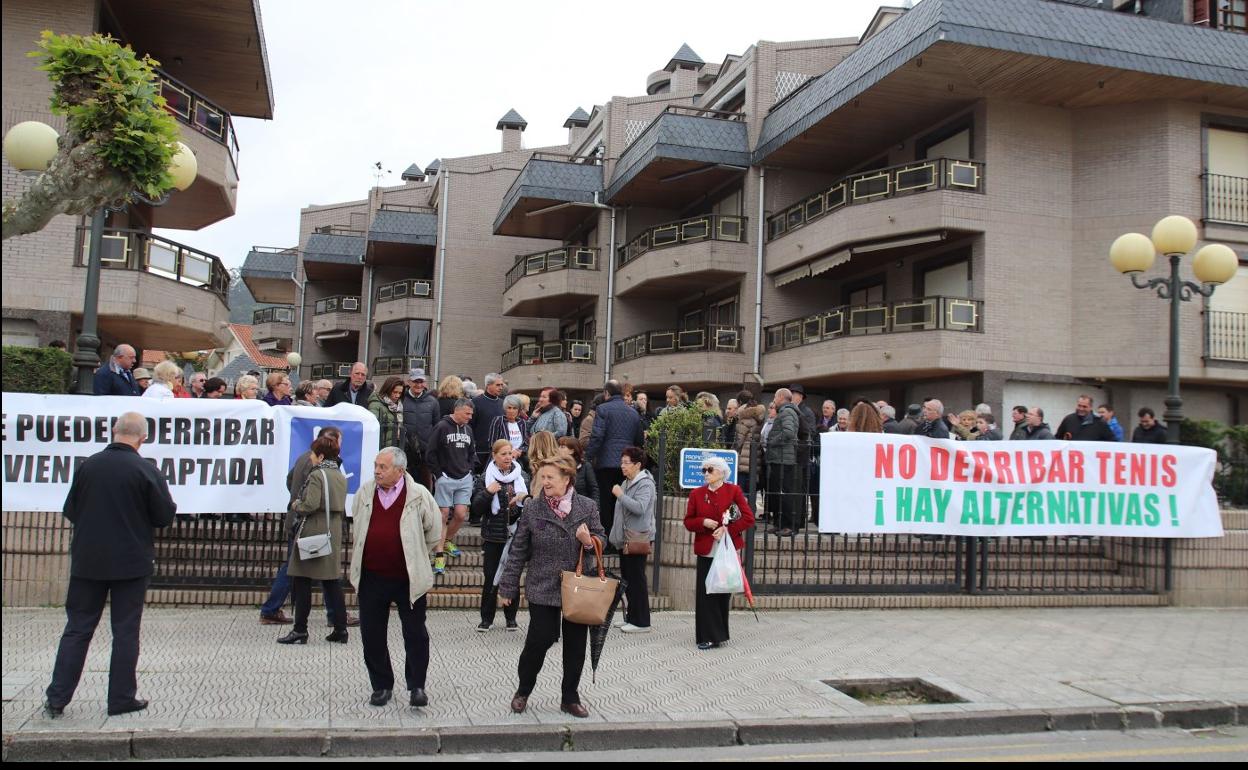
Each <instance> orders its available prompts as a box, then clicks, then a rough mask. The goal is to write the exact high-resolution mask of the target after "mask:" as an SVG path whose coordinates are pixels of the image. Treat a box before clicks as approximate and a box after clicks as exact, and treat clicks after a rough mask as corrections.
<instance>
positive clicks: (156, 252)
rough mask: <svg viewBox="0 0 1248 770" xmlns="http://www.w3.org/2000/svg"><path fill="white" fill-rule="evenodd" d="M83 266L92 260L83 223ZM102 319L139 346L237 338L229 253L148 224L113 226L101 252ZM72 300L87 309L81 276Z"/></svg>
mask: <svg viewBox="0 0 1248 770" xmlns="http://www.w3.org/2000/svg"><path fill="white" fill-rule="evenodd" d="M78 238H79V246H78V249H77V259H75V261H74V264H75V265H76V266H77V267H86V265H87V261H88V258H89V255H90V243H91V239H90V231H89V229H88V228H79V229H78ZM100 265H101V268H102V269H101V273H100V304H99V315H100V326H101V328H102V329H104V330H105V332H106V333H107V334H109V335H110V336H113V337H116V338H118V339H122V340H125V341H126V342H128V343H130V344H132V345H134V346H135V347H137V348H153V349H157V350H200V349H204V348H215V347H220V346H221V345H224V344H225V343H226V341H227V340H228V339H229V334H228V332H225V331H224V329H225V325H226V324H227V323H228V321H229V315H230V309H229V290H230V275H229V272H228V271H227V270H226V269H225V266H224V265H222V264H221V260H219V259H217V258H216V257H215V256H213V255H212V254H208V253H206V252H203V251H199V250H198V249H193V248H191V247H190V246H185V245H183V244H181V243H177V242H175V241H171V240H168V239H166V238H161V237H159V236H155V235H152V234H150V233H147V232H145V231H141V230H123V229H106V230H105V231H104V237H103V242H102V247H101V253H100ZM74 284H75V285H74V287H73V290H72V291H71V296H70V297H69V298H68V300H69V302H70V307H71V308H73V307H75V304H74V303H75V302H76V303H77V304H76V308H77V309H76V310H75V312H81V308H82V305H81V303H82V291H81V288H80V284H78V282H77V281H75V282H74Z"/></svg>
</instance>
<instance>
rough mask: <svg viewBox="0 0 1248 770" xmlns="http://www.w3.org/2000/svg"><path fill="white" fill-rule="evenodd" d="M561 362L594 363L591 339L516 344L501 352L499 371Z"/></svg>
mask: <svg viewBox="0 0 1248 770" xmlns="http://www.w3.org/2000/svg"><path fill="white" fill-rule="evenodd" d="M563 362H569V363H574V364H592V363H594V343H593V341H592V340H551V341H549V342H526V343H524V344H522V345H516V346H515V347H514V348H512V349H511V350H508V351H507V352H506V353H504V354H503V363H502V369H501V371H504V372H505V371H507V370H508V369H513V368H515V367H517V366H530V365H533V364H555V363H563Z"/></svg>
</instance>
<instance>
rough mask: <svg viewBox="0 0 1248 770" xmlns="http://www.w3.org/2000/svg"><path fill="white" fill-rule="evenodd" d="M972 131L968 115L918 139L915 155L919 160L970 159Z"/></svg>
mask: <svg viewBox="0 0 1248 770" xmlns="http://www.w3.org/2000/svg"><path fill="white" fill-rule="evenodd" d="M973 132H974V124H973V123H972V122H971V118H970V117H969V116H968V117H965V118H962V119H960V120H957V121H955V122H953V123H951V124H949V125H947V126H943V127H941V128H938V129H936V130H935V131H933V132H932V133H930V134H928V135H927V136H925V137H923V138H922V139H920V140H919V141H918V144H917V145H916V148H915V149H916V150H918V152H917V154H916V157H917V158H918V159H919V160H925V159H927V158H954V159H956V160H971V159H972V155H971V152H972V148H973V147H974V145H975V142H974V137H973Z"/></svg>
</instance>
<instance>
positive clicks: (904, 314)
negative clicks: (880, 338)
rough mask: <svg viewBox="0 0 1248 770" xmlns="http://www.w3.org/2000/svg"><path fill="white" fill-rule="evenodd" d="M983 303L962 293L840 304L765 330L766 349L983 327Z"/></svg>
mask: <svg viewBox="0 0 1248 770" xmlns="http://www.w3.org/2000/svg"><path fill="white" fill-rule="evenodd" d="M983 319H984V303H983V302H982V301H981V300H977V299H964V298H961V297H918V298H915V299H903V300H899V301H896V302H873V303H868V304H865V305H841V306H840V307H834V308H832V309H831V310H827V311H825V312H822V313H817V314H815V315H810V316H806V317H805V318H795V319H793V320H791V321H785V322H783V323H778V324H773V325H771V326H768V327H767V328H766V329H765V331H764V345H765V347H764V350H765V351H766V352H772V351H776V350H785V349H787V348H795V347H800V346H802V345H813V344H815V343H817V342H823V341H824V340H830V339H836V338H838V337H857V336H861V335H866V334H892V333H895V332H914V331H930V330H932V329H948V330H953V331H965V332H980V331H983Z"/></svg>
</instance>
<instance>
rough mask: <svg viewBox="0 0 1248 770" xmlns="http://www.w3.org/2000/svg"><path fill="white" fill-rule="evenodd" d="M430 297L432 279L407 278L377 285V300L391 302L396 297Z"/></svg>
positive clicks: (431, 293) (431, 295)
mask: <svg viewBox="0 0 1248 770" xmlns="http://www.w3.org/2000/svg"><path fill="white" fill-rule="evenodd" d="M431 297H433V281H429V280H426V279H424V278H408V279H406V280H402V281H395V282H394V283H386V284H382V285H381V286H378V287H377V301H378V302H392V301H394V300H396V299H430V298H431Z"/></svg>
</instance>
